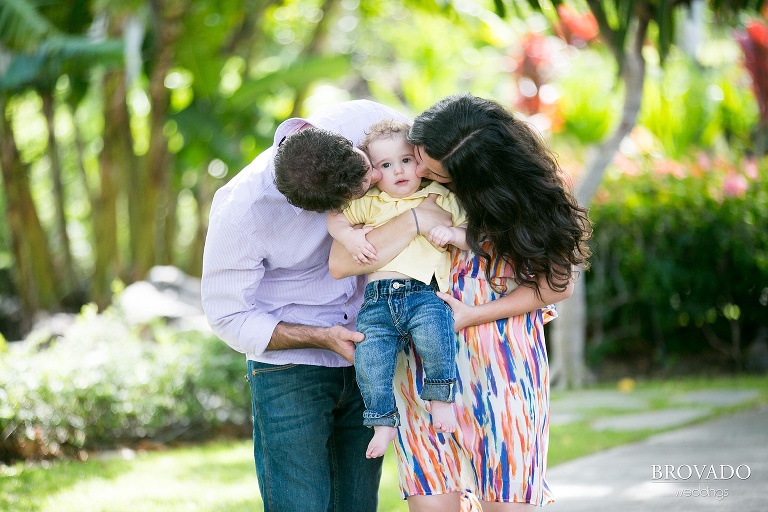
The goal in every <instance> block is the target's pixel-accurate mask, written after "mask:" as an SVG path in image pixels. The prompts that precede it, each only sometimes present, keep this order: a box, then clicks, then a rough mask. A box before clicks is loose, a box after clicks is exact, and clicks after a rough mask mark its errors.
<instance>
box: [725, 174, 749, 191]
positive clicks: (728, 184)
mask: <svg viewBox="0 0 768 512" xmlns="http://www.w3.org/2000/svg"><path fill="white" fill-rule="evenodd" d="M747 188H749V182H748V181H747V178H745V177H744V175H743V174H736V173H728V175H727V176H726V177H725V179H724V180H723V193H724V194H725V195H726V196H728V197H744V194H745V193H746V192H747Z"/></svg>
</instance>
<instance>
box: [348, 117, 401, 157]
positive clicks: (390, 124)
mask: <svg viewBox="0 0 768 512" xmlns="http://www.w3.org/2000/svg"><path fill="white" fill-rule="evenodd" d="M410 129H411V127H410V126H409V125H408V124H407V123H404V122H402V121H396V120H395V119H382V120H381V121H378V122H376V123H374V124H372V125H371V126H370V128H368V130H366V132H365V137H363V140H362V141H361V142H360V146H359V147H360V149H361V150H362V151H365V152H366V153H368V146H370V144H371V143H372V142H375V141H377V140H382V139H394V138H397V137H398V136H400V137H402V138H403V139H405V138H406V136H407V135H408V130H410Z"/></svg>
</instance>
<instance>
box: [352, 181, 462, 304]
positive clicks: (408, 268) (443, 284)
mask: <svg viewBox="0 0 768 512" xmlns="http://www.w3.org/2000/svg"><path fill="white" fill-rule="evenodd" d="M429 194H437V195H438V198H437V205H438V206H440V207H441V208H442V209H444V210H446V211H448V212H450V214H451V216H452V218H453V225H454V226H461V225H463V224H466V222H467V218H466V215H465V213H464V211H463V210H462V209H461V208H460V207H459V202H458V200H457V199H456V194H454V193H453V192H451V191H449V190H448V189H447V188H445V187H444V186H442V185H441V184H440V183H438V182H436V181H433V182H429V184H428V185H427V186H424V187H422V188H421V189H419V190H418V191H416V192H415V193H413V194H411V195H410V196H408V197H392V196H390V195H389V194H387V193H386V192H382V191H381V190H379V189H378V187H372V188H371V189H370V190H369V191H368V192H367V193H366V194H365V195H364V196H363V197H361V198H359V199H355V200H354V201H352V202H351V203H350V204H349V205H348V206H347V208H346V209H344V216H345V217H346V218H347V220H348V221H349V222H350V223H351V224H363V225H365V226H372V227H378V226H381V225H382V224H386V223H387V222H388V221H390V220H392V219H394V218H395V217H397V216H398V215H400V214H401V213H403V212H405V211H408V210H410V209H411V208H415V207H417V206H418V205H419V204H420V203H421V202H422V201H423V200H424V198H426V197H427V196H428V195H429ZM428 234H429V233H423V232H422V234H421V236H417V237H416V238H414V239H413V240H412V241H411V243H410V244H408V246H407V247H406V248H405V249H404V250H403V252H401V253H400V254H398V255H397V256H395V258H394V259H393V260H392V261H390V262H389V263H387V264H386V265H385V266H384V267H382V268H381V269H379V271H390V272H399V273H401V274H405V275H407V276H410V277H412V278H413V279H417V280H419V281H421V282H423V283H426V284H429V283H430V281H431V280H432V276H433V275H434V276H435V278H436V280H437V284H438V287H439V288H440V290H441V291H447V290H448V285H449V274H450V270H451V261H450V255H449V254H448V252H447V251H446V250H445V249H444V248H440V249H438V248H436V247H435V246H433V245H432V244H430V243H429V242H428V241H427V239H426V237H425V236H424V235H428Z"/></svg>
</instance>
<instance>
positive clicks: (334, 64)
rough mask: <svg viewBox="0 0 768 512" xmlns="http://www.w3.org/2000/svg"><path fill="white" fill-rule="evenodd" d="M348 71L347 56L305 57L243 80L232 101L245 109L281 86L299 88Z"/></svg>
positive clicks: (234, 104)
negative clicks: (257, 76)
mask: <svg viewBox="0 0 768 512" xmlns="http://www.w3.org/2000/svg"><path fill="white" fill-rule="evenodd" d="M348 70H349V58H348V57H347V56H346V55H336V56H333V57H311V58H308V59H301V60H298V61H296V62H294V63H292V64H291V65H289V66H288V67H287V68H283V69H279V70H277V71H275V72H273V73H269V74H268V75H264V76H263V77H261V78H258V79H256V80H250V81H248V82H245V83H243V85H242V87H240V89H238V90H237V92H235V94H233V95H232V98H231V103H232V105H233V106H234V107H235V108H245V107H248V106H249V105H253V104H254V103H255V102H256V101H258V99H259V98H260V97H262V96H263V95H265V94H267V93H269V92H272V91H274V90H276V89H278V88H280V87H286V86H287V87H290V88H292V89H298V88H299V87H301V86H304V85H305V84H307V83H309V82H312V81H315V80H318V79H320V78H322V79H332V78H339V77H341V76H344V74H346V73H347V71H348Z"/></svg>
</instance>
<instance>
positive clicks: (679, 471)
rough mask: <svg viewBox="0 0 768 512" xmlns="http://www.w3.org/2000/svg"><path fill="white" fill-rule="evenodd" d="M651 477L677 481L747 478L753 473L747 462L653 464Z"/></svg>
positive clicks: (656, 480) (659, 480)
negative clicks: (737, 463) (677, 464)
mask: <svg viewBox="0 0 768 512" xmlns="http://www.w3.org/2000/svg"><path fill="white" fill-rule="evenodd" d="M651 472H652V475H651V479H652V480H653V481H654V482H675V481H680V480H684V481H688V480H691V479H695V480H699V481H701V480H730V479H732V478H734V477H735V478H738V479H739V480H746V479H748V478H749V477H750V475H751V474H752V470H751V469H750V467H749V466H747V465H746V464H739V465H738V466H736V467H734V466H732V465H731V464H719V465H714V464H681V465H679V466H674V465H672V464H663V465H662V464H652V465H651Z"/></svg>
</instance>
